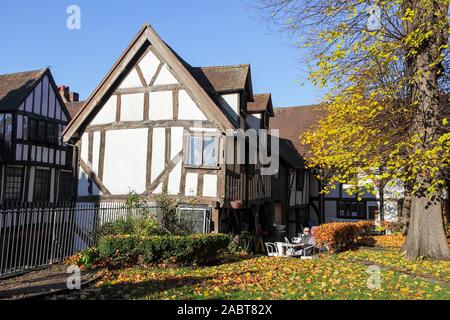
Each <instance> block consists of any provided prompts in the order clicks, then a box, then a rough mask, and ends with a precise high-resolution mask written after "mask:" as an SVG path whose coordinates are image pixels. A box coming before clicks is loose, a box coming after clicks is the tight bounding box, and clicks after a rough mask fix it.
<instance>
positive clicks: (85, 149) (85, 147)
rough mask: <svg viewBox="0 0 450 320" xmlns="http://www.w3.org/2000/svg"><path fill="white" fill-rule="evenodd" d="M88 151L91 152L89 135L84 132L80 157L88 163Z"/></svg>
mask: <svg viewBox="0 0 450 320" xmlns="http://www.w3.org/2000/svg"><path fill="white" fill-rule="evenodd" d="M88 152H89V135H88V133H86V132H85V133H83V136H82V137H81V152H80V157H81V160H83V161H84V162H86V163H88ZM56 158H58V155H56Z"/></svg>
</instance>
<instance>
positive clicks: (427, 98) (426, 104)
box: [403, 0, 450, 260]
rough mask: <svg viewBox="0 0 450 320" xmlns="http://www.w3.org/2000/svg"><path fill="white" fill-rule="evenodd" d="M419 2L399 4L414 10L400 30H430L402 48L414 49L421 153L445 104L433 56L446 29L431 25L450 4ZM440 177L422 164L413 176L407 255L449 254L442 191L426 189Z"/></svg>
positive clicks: (416, 148)
mask: <svg viewBox="0 0 450 320" xmlns="http://www.w3.org/2000/svg"><path fill="white" fill-rule="evenodd" d="M423 4H424V3H422V2H421V1H417V0H407V1H404V2H403V6H404V8H403V9H404V10H407V9H412V10H413V11H414V12H415V14H414V18H413V19H412V20H410V21H408V20H407V19H405V21H403V26H404V31H405V33H406V34H410V33H413V32H416V31H417V30H421V33H422V34H423V33H426V32H430V34H431V36H430V37H429V38H428V39H426V40H423V41H422V42H420V44H419V45H418V46H417V47H414V46H413V47H411V48H407V49H408V51H409V50H411V52H414V53H413V54H412V55H411V56H410V58H409V59H408V60H407V64H408V68H407V69H408V73H409V74H410V75H411V101H412V103H413V105H416V106H417V108H415V109H414V111H415V118H416V119H415V124H414V125H413V126H412V128H411V132H412V133H414V134H418V136H419V137H420V141H419V142H417V144H416V145H415V146H414V148H413V150H412V152H417V153H419V154H423V153H425V152H426V151H427V150H428V149H429V148H430V146H431V145H432V144H433V137H435V136H436V133H437V132H438V130H439V127H440V121H441V116H442V114H443V111H444V110H443V108H445V107H444V106H443V105H442V104H441V103H440V91H439V78H440V77H441V75H442V65H440V64H438V63H436V61H438V58H439V57H440V55H441V54H442V52H443V47H444V46H445V45H447V44H448V32H447V27H445V28H444V27H443V28H440V29H439V30H438V29H436V28H435V27H434V26H437V25H439V24H440V23H443V24H445V25H446V26H448V24H447V22H446V21H447V20H443V19H446V17H447V14H448V9H449V6H448V4H447V3H446V2H444V1H437V0H435V1H433V0H429V1H427V3H426V4H427V6H424V5H423ZM440 178H442V176H441V175H439V174H438V175H435V176H431V175H430V172H429V169H428V168H426V167H424V169H423V171H422V172H419V173H418V174H417V177H416V178H415V185H416V186H417V187H418V188H417V190H415V192H414V193H413V194H412V200H411V217H410V221H409V229H408V236H407V238H406V242H405V244H404V246H403V250H404V251H405V252H406V258H408V259H417V258H418V257H426V258H428V259H433V260H437V259H449V257H450V253H449V248H448V244H447V238H446V234H445V229H444V224H443V219H442V206H441V200H442V194H441V193H439V192H435V193H433V194H429V192H428V189H429V188H428V187H429V186H430V184H431V180H433V179H440Z"/></svg>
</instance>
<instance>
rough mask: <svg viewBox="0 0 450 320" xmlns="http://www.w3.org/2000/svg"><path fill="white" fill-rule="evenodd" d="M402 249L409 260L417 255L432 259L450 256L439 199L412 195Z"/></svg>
mask: <svg viewBox="0 0 450 320" xmlns="http://www.w3.org/2000/svg"><path fill="white" fill-rule="evenodd" d="M402 250H403V251H404V252H405V253H406V258H407V259H410V260H414V259H417V258H419V257H425V258H428V259H432V260H447V259H449V258H450V251H449V248H448V245H447V236H446V234H445V229H444V224H443V221H442V209H441V204H440V202H439V201H431V200H429V199H428V198H426V197H418V196H415V195H413V196H412V201H411V219H410V223H409V230H408V236H407V238H406V242H405V244H404V245H403V248H402Z"/></svg>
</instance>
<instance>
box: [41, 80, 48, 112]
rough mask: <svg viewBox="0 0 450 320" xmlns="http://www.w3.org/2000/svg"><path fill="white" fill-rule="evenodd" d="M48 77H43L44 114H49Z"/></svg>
mask: <svg viewBox="0 0 450 320" xmlns="http://www.w3.org/2000/svg"><path fill="white" fill-rule="evenodd" d="M48 84H49V83H48V77H47V76H45V77H44V78H43V79H42V115H43V116H47V115H48V89H49V87H48Z"/></svg>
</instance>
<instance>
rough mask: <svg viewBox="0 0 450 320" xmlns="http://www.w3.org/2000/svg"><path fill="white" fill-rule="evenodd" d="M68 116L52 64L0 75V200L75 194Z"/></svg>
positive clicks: (44, 200) (65, 198)
mask: <svg viewBox="0 0 450 320" xmlns="http://www.w3.org/2000/svg"><path fill="white" fill-rule="evenodd" d="M69 121H70V115H69V113H68V111H67V109H66V107H65V104H64V102H63V101H62V99H61V96H60V95H59V93H58V89H57V87H56V84H55V82H54V79H53V77H52V75H51V72H50V70H49V69H43V70H37V71H30V72H21V73H15V74H7V75H0V204H8V203H31V202H41V203H54V202H58V201H68V200H72V199H73V190H74V178H73V169H72V165H73V153H72V147H70V146H67V145H64V144H63V142H62V139H61V138H60V137H61V132H62V131H63V129H64V127H65V126H66V125H67V124H68V122H69Z"/></svg>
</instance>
